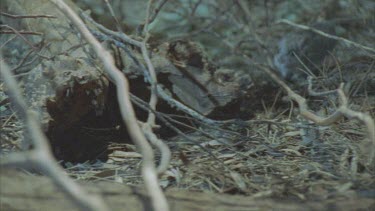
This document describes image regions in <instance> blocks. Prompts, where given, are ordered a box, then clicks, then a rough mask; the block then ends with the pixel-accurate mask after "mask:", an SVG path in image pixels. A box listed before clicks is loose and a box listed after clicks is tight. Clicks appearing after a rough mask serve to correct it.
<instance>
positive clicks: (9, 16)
mask: <svg viewBox="0 0 375 211" xmlns="http://www.w3.org/2000/svg"><path fill="white" fill-rule="evenodd" d="M0 15H2V16H5V17H8V18H13V19H21V18H56V17H55V16H53V15H12V14H9V13H5V12H0Z"/></svg>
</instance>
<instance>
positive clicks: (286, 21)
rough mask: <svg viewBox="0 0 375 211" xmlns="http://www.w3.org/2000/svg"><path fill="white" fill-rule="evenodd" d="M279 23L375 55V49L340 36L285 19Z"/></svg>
mask: <svg viewBox="0 0 375 211" xmlns="http://www.w3.org/2000/svg"><path fill="white" fill-rule="evenodd" d="M278 23H285V24H288V25H291V26H294V27H297V28H300V29H303V30H310V31H313V32H315V33H317V34H319V35H322V36H324V37H328V38H330V39H334V40H338V41H342V42H344V43H346V44H348V45H352V46H355V47H357V48H361V49H363V50H366V51H370V52H372V53H375V49H374V48H370V47H367V46H364V45H361V44H359V43H356V42H353V41H351V40H348V39H345V38H343V37H338V36H335V35H331V34H327V33H325V32H323V31H320V30H317V29H314V28H311V27H308V26H305V25H302V24H296V23H293V22H291V21H288V20H285V19H282V20H279V21H278Z"/></svg>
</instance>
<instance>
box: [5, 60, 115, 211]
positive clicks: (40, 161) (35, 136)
mask: <svg viewBox="0 0 375 211" xmlns="http://www.w3.org/2000/svg"><path fill="white" fill-rule="evenodd" d="M1 74H2V76H3V78H4V82H5V84H6V85H7V87H8V89H9V95H10V99H11V100H12V102H13V104H14V106H15V108H16V110H17V113H18V116H19V118H20V119H22V120H23V121H24V122H25V125H26V128H27V131H28V134H29V135H30V137H31V140H32V144H33V147H34V149H33V150H31V151H28V152H23V153H14V154H11V155H10V156H9V157H2V159H1V161H0V166H3V167H22V168H28V169H30V168H36V169H38V170H40V171H41V172H43V173H44V174H46V175H48V176H50V177H51V179H52V180H53V182H54V183H55V184H56V185H57V186H58V187H59V188H60V189H61V190H62V191H63V192H65V193H66V194H67V196H68V197H69V198H70V199H71V200H72V201H73V202H74V203H76V204H77V206H79V207H80V208H81V209H82V210H97V211H101V210H108V208H107V207H106V205H105V204H104V202H103V200H102V199H101V198H99V197H97V196H94V195H89V194H88V193H86V192H85V191H84V190H83V189H81V188H80V187H79V186H78V185H77V184H76V183H74V182H73V180H72V179H70V178H69V177H68V176H67V175H66V174H65V172H64V170H63V169H62V168H61V167H60V166H59V165H58V164H57V161H56V160H55V158H54V157H53V155H52V152H51V149H50V147H49V145H48V140H47V138H46V137H45V135H44V134H43V132H42V129H41V127H40V125H39V123H38V121H37V118H36V113H35V112H33V111H30V110H28V107H27V105H26V103H25V101H24V100H23V98H22V95H21V91H20V90H19V88H18V86H17V84H16V83H17V82H16V81H15V80H14V78H13V77H12V74H11V72H10V70H9V68H8V66H7V65H6V64H5V63H4V62H1Z"/></svg>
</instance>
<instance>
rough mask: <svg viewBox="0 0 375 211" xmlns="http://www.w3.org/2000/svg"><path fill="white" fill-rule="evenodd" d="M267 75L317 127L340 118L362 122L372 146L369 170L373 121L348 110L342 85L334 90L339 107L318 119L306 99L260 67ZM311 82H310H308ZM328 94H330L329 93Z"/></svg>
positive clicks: (374, 149)
mask: <svg viewBox="0 0 375 211" xmlns="http://www.w3.org/2000/svg"><path fill="white" fill-rule="evenodd" d="M260 67H261V68H262V69H263V70H264V71H265V72H266V73H267V74H268V75H270V76H271V78H272V79H273V80H274V81H275V82H276V83H278V84H279V85H280V86H281V87H282V88H283V89H284V90H285V91H286V92H287V93H288V96H289V97H290V98H291V99H292V100H294V101H295V102H297V104H298V106H299V108H300V114H301V115H302V116H303V117H305V118H306V119H308V120H311V121H313V122H314V123H316V124H317V125H320V126H328V125H331V124H333V123H334V122H336V121H338V120H339V119H341V118H342V117H344V116H346V117H348V118H356V119H358V120H360V121H362V122H363V123H364V124H365V125H366V128H367V133H368V138H369V140H370V142H371V143H372V146H370V147H371V148H372V149H371V151H370V155H369V159H368V162H367V165H368V166H369V167H370V168H371V166H373V164H374V159H375V123H374V120H373V119H372V118H371V117H370V116H369V115H366V114H364V113H361V112H357V111H353V110H351V109H350V108H348V99H347V98H346V95H345V94H344V91H343V87H344V84H343V83H342V84H341V85H340V87H339V88H338V89H337V90H335V91H336V93H337V94H338V97H339V99H340V101H341V103H340V104H341V105H340V107H339V108H338V109H337V110H336V111H335V112H334V113H333V114H331V115H330V116H328V117H325V118H323V117H320V116H318V115H316V114H314V113H313V112H311V111H309V108H308V106H307V103H306V99H305V98H303V97H302V96H300V95H299V94H297V93H295V92H294V91H293V90H291V89H290V88H289V86H288V85H287V84H286V83H285V82H284V81H282V80H281V79H280V78H279V77H278V76H277V75H276V74H275V73H273V72H272V71H271V70H269V69H268V68H266V67H263V66H260ZM309 82H311V80H309ZM309 86H310V87H311V85H309ZM315 94H317V95H320V96H322V95H323V94H327V93H323V94H319V93H316V92H315ZM328 94H331V93H330V92H329V93H328Z"/></svg>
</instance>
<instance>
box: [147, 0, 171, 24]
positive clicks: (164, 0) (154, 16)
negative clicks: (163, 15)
mask: <svg viewBox="0 0 375 211" xmlns="http://www.w3.org/2000/svg"><path fill="white" fill-rule="evenodd" d="M167 1H168V0H160V1H159V2H158V4H157V6H156V8H155V9H154V13H153V14H152V16H151V17H149V18H148V24H151V23H152V22H154V20H155V18H156V17H157V16H158V14H159V12H160V10H161V9H162V7H163V6H164V4H165V3H167Z"/></svg>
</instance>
